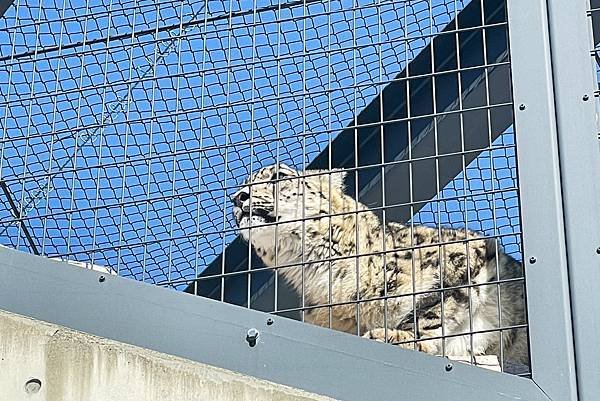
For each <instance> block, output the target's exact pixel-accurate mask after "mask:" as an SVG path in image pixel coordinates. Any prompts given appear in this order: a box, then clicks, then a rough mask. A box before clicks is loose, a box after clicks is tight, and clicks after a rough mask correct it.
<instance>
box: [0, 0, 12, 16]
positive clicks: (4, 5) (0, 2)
mask: <svg viewBox="0 0 600 401" xmlns="http://www.w3.org/2000/svg"><path fill="white" fill-rule="evenodd" d="M13 2H14V0H0V18H2V17H4V13H5V12H6V10H8V9H9V7H10V6H11V5H12V3H13Z"/></svg>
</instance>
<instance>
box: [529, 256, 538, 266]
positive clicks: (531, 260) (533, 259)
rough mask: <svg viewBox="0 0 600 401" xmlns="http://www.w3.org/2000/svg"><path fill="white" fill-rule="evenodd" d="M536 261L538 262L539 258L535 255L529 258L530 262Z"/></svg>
mask: <svg viewBox="0 0 600 401" xmlns="http://www.w3.org/2000/svg"><path fill="white" fill-rule="evenodd" d="M535 262H537V258H536V257H535V256H532V257H530V258H529V263H531V264H534V263H535Z"/></svg>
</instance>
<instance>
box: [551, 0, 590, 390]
mask: <svg viewBox="0 0 600 401" xmlns="http://www.w3.org/2000/svg"><path fill="white" fill-rule="evenodd" d="M588 9H589V0H569V1H564V0H548V21H549V32H550V46H551V48H550V50H551V54H552V71H553V77H554V93H555V107H556V121H557V128H558V145H559V153H560V170H561V182H562V194H563V210H564V225H565V234H566V241H567V258H568V259H567V261H568V267H569V285H570V288H571V309H572V317H573V337H574V343H575V363H576V371H577V389H578V395H579V400H580V401H593V400H597V399H598V394H600V369H599V368H598V366H600V365H599V363H600V362H599V361H600V345H599V344H600V342H599V340H598V333H600V316H599V315H598V301H597V293H598V290H599V289H600V146H599V143H598V137H597V133H598V127H597V123H596V115H597V114H596V102H595V101H594V89H595V87H596V85H597V83H596V77H595V71H594V66H593V59H592V57H591V55H590V51H591V49H592V48H593V35H592V32H591V24H590V21H589V20H588V17H587V15H586V12H587V10H588Z"/></svg>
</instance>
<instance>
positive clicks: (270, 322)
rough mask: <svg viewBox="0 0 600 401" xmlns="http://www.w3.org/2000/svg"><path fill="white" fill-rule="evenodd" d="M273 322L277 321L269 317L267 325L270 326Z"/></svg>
mask: <svg viewBox="0 0 600 401" xmlns="http://www.w3.org/2000/svg"><path fill="white" fill-rule="evenodd" d="M273 323H275V322H274V321H273V319H271V318H268V319H267V326H270V325H272V324H273Z"/></svg>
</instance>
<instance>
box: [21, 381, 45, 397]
mask: <svg viewBox="0 0 600 401" xmlns="http://www.w3.org/2000/svg"><path fill="white" fill-rule="evenodd" d="M41 388H42V381H41V380H40V379H29V380H27V381H26V382H25V392H26V393H27V394H35V393H37V392H38V391H40V389H41Z"/></svg>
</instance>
